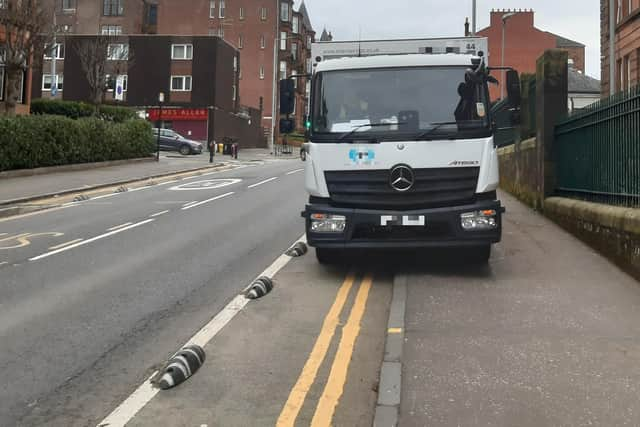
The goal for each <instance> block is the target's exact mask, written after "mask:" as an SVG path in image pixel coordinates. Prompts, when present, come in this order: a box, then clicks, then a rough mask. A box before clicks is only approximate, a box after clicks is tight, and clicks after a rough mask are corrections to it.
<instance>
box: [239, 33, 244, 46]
mask: <svg viewBox="0 0 640 427" xmlns="http://www.w3.org/2000/svg"><path fill="white" fill-rule="evenodd" d="M243 47H244V37H243V36H242V34H240V35H239V36H238V49H242V48H243Z"/></svg>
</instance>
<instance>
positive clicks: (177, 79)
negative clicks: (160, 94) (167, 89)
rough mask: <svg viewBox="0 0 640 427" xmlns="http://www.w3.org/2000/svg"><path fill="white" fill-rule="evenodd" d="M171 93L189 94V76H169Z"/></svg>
mask: <svg viewBox="0 0 640 427" xmlns="http://www.w3.org/2000/svg"><path fill="white" fill-rule="evenodd" d="M171 91H172V92H191V76H171Z"/></svg>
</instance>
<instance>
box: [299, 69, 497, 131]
mask: <svg viewBox="0 0 640 427" xmlns="http://www.w3.org/2000/svg"><path fill="white" fill-rule="evenodd" d="M466 70H467V68H466V67H412V68H384V69H367V70H341V71H326V72H321V73H318V75H317V76H316V79H315V83H314V93H313V111H312V132H313V134H314V135H315V136H316V137H318V139H319V140H325V141H327V142H329V141H336V140H340V141H341V142H342V141H345V142H348V141H349V140H350V139H356V138H359V137H362V136H365V135H366V137H367V138H372V137H375V138H377V139H396V138H416V137H418V136H422V135H428V136H429V137H430V138H436V137H442V136H446V137H447V138H456V137H461V138H462V137H469V135H470V132H471V133H474V132H475V133H477V132H478V131H480V132H484V133H486V132H488V131H489V119H488V117H487V112H488V111H489V108H488V105H487V88H486V84H480V85H478V84H470V83H465V72H466ZM362 133H364V134H365V135H361V134H362Z"/></svg>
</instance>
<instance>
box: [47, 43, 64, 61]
mask: <svg viewBox="0 0 640 427" xmlns="http://www.w3.org/2000/svg"><path fill="white" fill-rule="evenodd" d="M52 56H54V57H55V58H56V59H64V44H63V43H56V45H55V47H53V48H52V49H51V51H48V52H45V53H44V59H51V58H52Z"/></svg>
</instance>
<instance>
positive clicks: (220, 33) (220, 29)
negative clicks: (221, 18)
mask: <svg viewBox="0 0 640 427" xmlns="http://www.w3.org/2000/svg"><path fill="white" fill-rule="evenodd" d="M218 37H222V38H224V28H222V27H220V28H218Z"/></svg>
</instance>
